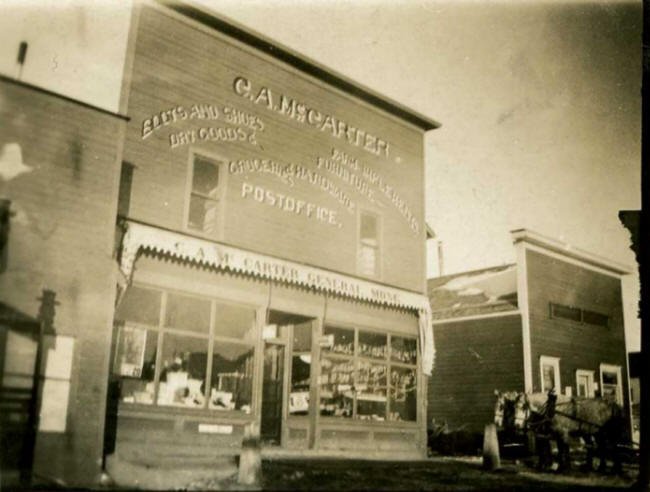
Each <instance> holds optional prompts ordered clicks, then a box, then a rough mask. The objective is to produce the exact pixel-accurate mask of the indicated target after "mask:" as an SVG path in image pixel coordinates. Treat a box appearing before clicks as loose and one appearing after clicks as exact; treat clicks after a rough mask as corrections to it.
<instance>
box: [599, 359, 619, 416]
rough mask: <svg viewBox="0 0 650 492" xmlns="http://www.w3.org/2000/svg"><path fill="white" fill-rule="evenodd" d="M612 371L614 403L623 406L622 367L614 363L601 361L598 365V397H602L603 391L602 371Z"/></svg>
mask: <svg viewBox="0 0 650 492" xmlns="http://www.w3.org/2000/svg"><path fill="white" fill-rule="evenodd" d="M605 372H613V373H616V403H618V404H619V405H621V406H623V379H622V376H623V368H622V366H619V365H616V364H607V363H604V362H602V363H601V364H600V366H599V373H600V374H599V375H600V397H601V398H604V397H605V395H604V392H603V373H605Z"/></svg>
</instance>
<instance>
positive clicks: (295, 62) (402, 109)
mask: <svg viewBox="0 0 650 492" xmlns="http://www.w3.org/2000/svg"><path fill="white" fill-rule="evenodd" d="M156 1H157V2H158V3H159V4H161V5H165V6H167V7H169V8H171V9H172V10H175V11H176V12H178V13H180V14H182V15H185V16H186V17H189V18H191V19H194V20H195V21H198V22H200V23H201V24H203V25H205V26H209V27H211V28H213V29H215V30H217V31H219V32H221V33H223V34H225V35H227V36H230V37H232V38H235V39H237V40H238V41H240V42H242V43H244V44H247V45H249V46H252V47H254V48H256V49H258V50H260V51H261V52H263V53H265V54H267V55H270V56H272V57H274V58H276V59H279V60H281V61H283V62H284V63H286V64H288V65H290V66H292V67H294V68H296V69H298V70H300V71H301V72H304V73H306V74H309V75H311V76H312V77H315V78H317V79H319V80H322V81H323V82H325V83H327V84H329V85H331V86H333V87H335V88H337V89H339V90H342V91H344V92H346V93H348V94H350V95H352V96H354V97H357V98H359V99H361V100H362V101H365V102H366V103H369V104H371V105H372V106H375V107H377V108H379V109H381V110H383V111H385V112H387V113H389V114H391V115H393V116H395V117H397V118H399V119H401V120H403V121H406V122H408V123H410V124H411V125H414V126H416V127H418V128H420V129H421V130H422V131H425V132H426V131H429V130H435V129H436V128H439V127H440V123H438V122H437V121H435V120H433V119H431V118H429V117H427V116H425V115H423V114H421V113H418V112H416V111H414V110H412V109H410V108H407V107H406V106H404V105H403V104H400V103H398V102H396V101H393V100H391V99H389V98H387V97H385V96H383V95H380V94H379V93H377V92H375V91H373V90H371V89H369V88H367V87H365V86H363V85H361V84H359V83H358V82H354V81H352V80H351V79H349V78H347V77H345V76H343V75H341V74H339V73H337V72H335V71H334V70H332V69H330V68H327V67H325V66H323V65H321V64H319V63H317V62H316V61H314V60H311V59H309V58H308V57H306V56H304V55H302V54H299V53H297V52H296V51H294V50H292V49H290V48H288V47H286V46H283V45H282V44H280V43H278V42H276V41H272V40H270V39H269V38H267V37H265V36H263V35H261V34H259V33H257V32H255V31H254V30H252V29H250V28H248V27H245V26H242V25H241V24H239V23H237V22H235V21H233V20H232V19H227V18H225V17H224V16H222V15H221V14H217V13H215V12H214V11H213V10H208V9H207V8H206V7H204V6H203V5H201V4H199V3H197V2H193V1H192V0H184V1H183V2H180V1H178V0H156Z"/></svg>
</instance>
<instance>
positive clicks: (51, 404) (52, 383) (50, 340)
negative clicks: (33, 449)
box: [39, 335, 75, 432]
mask: <svg viewBox="0 0 650 492" xmlns="http://www.w3.org/2000/svg"><path fill="white" fill-rule="evenodd" d="M74 342H75V340H74V338H73V337H68V336H57V335H46V336H44V337H43V360H42V363H41V376H42V377H43V379H42V384H43V392H42V397H41V413H40V420H39V431H41V432H65V429H66V420H67V416H68V399H69V396H70V377H71V374H72V357H73V355H74Z"/></svg>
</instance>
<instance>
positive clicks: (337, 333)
mask: <svg viewBox="0 0 650 492" xmlns="http://www.w3.org/2000/svg"><path fill="white" fill-rule="evenodd" d="M323 334H325V335H332V336H333V337H334V343H333V345H332V346H331V347H327V348H324V350H329V351H331V352H334V353H337V354H348V355H352V354H354V330H348V329H345V328H334V327H333V326H326V327H325V328H324V329H323Z"/></svg>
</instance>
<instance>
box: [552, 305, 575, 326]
mask: <svg viewBox="0 0 650 492" xmlns="http://www.w3.org/2000/svg"><path fill="white" fill-rule="evenodd" d="M551 317H552V318H560V319H568V320H570V321H577V322H578V323H579V322H580V321H582V313H581V311H580V309H578V308H574V307H571V306H563V305H561V304H553V303H551Z"/></svg>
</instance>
